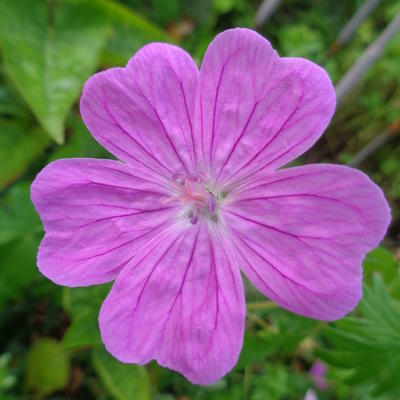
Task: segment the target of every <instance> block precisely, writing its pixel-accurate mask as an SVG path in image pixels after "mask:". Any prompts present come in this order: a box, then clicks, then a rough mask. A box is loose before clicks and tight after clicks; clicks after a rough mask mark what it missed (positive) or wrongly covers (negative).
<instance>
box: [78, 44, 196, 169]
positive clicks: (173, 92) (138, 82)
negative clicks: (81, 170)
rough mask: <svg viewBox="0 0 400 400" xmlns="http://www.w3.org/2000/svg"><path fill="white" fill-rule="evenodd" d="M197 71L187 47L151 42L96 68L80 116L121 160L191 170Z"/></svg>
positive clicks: (96, 136)
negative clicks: (117, 63)
mask: <svg viewBox="0 0 400 400" xmlns="http://www.w3.org/2000/svg"><path fill="white" fill-rule="evenodd" d="M197 76H198V69H197V67H196V65H195V64H194V62H193V60H192V59H191V57H190V56H189V55H188V54H187V53H186V52H185V51H183V50H182V49H180V48H178V47H175V46H172V45H168V44H162V43H153V44H149V45H147V46H145V47H143V48H142V49H141V50H140V51H139V52H138V53H137V54H136V55H135V56H134V57H133V58H132V59H131V60H130V61H129V63H128V65H127V66H126V67H125V68H112V69H109V70H106V71H104V72H100V73H98V74H95V75H93V76H92V77H91V78H90V79H89V80H88V81H87V82H86V84H85V86H84V88H83V94H82V97H81V103H80V109H81V114H82V118H83V120H84V122H85V124H86V126H87V127H88V129H89V130H90V132H91V133H92V134H93V136H94V137H95V138H96V139H97V140H98V142H99V143H100V144H102V145H103V146H104V147H105V148H106V149H108V150H109V151H110V152H111V153H113V154H114V155H115V156H117V157H118V158H119V159H120V160H123V161H126V162H127V163H130V162H132V160H135V161H137V162H140V163H142V164H143V165H146V166H147V167H149V168H151V169H152V170H154V171H159V172H160V173H162V174H164V175H166V176H169V177H171V176H173V175H178V176H180V175H182V174H191V173H194V165H195V160H194V151H193V128H192V120H193V114H194V100H195V92H196V88H197Z"/></svg>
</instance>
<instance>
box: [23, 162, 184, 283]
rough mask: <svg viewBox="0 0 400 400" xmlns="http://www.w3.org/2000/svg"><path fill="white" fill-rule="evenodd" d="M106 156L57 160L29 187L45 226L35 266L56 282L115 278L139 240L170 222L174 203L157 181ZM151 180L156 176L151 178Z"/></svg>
mask: <svg viewBox="0 0 400 400" xmlns="http://www.w3.org/2000/svg"><path fill="white" fill-rule="evenodd" d="M145 172H146V171H140V169H138V168H136V169H135V170H133V169H132V168H131V167H130V166H127V165H125V164H122V163H121V162H117V161H111V160H95V159H83V158H82V159H69V160H58V161H55V162H53V163H51V164H49V165H48V166H47V167H46V168H44V169H43V170H42V171H41V172H40V173H39V175H38V176H37V177H36V179H35V181H34V182H33V183H32V187H31V197H32V202H33V204H34V205H35V208H36V210H37V211H38V213H39V215H40V217H41V219H42V221H43V225H44V228H45V231H46V235H45V237H44V239H43V241H42V243H41V245H40V248H39V253H38V259H37V263H38V267H39V269H40V271H41V272H42V273H43V274H44V275H45V276H47V277H48V278H49V279H51V280H52V281H54V282H55V283H57V284H61V285H67V286H86V285H92V284H98V283H103V282H108V281H110V280H113V279H115V277H116V276H117V274H118V273H119V271H120V270H121V269H122V268H123V266H124V265H126V264H127V263H128V261H129V260H130V259H131V258H132V257H133V256H135V254H136V252H137V250H138V249H140V248H141V246H142V245H143V243H144V242H145V241H147V240H149V238H150V237H154V236H155V235H157V233H158V232H160V231H161V230H163V229H164V226H165V224H167V223H169V224H170V223H172V222H171V221H173V215H174V214H175V212H176V211H175V210H174V207H172V206H171V204H168V203H165V200H166V199H167V196H168V194H169V192H168V190H167V189H165V188H164V185H163V183H162V181H161V180H159V181H156V182H153V181H152V180H151V178H149V177H147V176H146V174H145ZM152 179H156V178H152Z"/></svg>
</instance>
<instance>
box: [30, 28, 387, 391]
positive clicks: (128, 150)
mask: <svg viewBox="0 0 400 400" xmlns="http://www.w3.org/2000/svg"><path fill="white" fill-rule="evenodd" d="M80 109H81V114H82V118H83V120H84V122H85V124H86V126H87V127H88V129H89V130H90V132H91V133H92V135H93V136H94V137H95V138H96V139H97V141H98V142H99V143H100V144H102V145H103V146H104V147H105V148H106V149H107V150H109V151H110V152H111V153H112V154H113V155H114V156H116V157H117V158H118V159H119V160H121V161H112V160H95V159H69V160H59V161H55V162H53V163H51V164H50V165H48V166H47V167H46V168H45V169H44V170H43V171H42V172H41V173H39V175H38V176H37V178H36V180H35V181H34V183H33V184H32V201H33V203H34V205H35V207H36V209H37V211H38V212H39V214H40V216H41V218H42V221H43V224H44V228H45V231H46V235H45V237H44V239H43V241H42V243H41V246H40V248H39V254H38V266H39V269H40V271H41V272H42V273H43V274H44V275H45V276H47V277H48V278H49V279H51V280H52V281H53V282H55V283H57V284H60V285H66V286H86V285H95V284H100V283H104V282H108V281H112V280H114V279H115V280H116V281H115V283H114V286H113V288H112V290H111V292H110V294H109V295H108V297H107V299H106V300H105V302H104V304H103V306H102V308H101V311H100V316H99V325H100V331H101V336H102V340H103V342H104V344H105V346H106V348H107V350H108V351H109V352H110V353H111V354H113V355H114V356H115V357H116V358H117V359H119V360H121V361H122V362H127V363H138V364H145V363H147V362H149V361H150V360H152V359H156V360H157V361H158V363H159V364H161V365H163V366H165V367H168V368H171V369H173V370H176V371H179V372H180V373H182V374H183V375H185V376H186V377H187V378H188V379H189V380H190V381H192V382H195V383H200V384H208V383H211V382H215V381H216V380H218V379H219V378H221V377H222V376H223V375H224V374H226V373H227V372H228V371H230V370H231V369H232V367H233V366H234V365H235V363H236V360H237V358H238V356H239V353H240V350H241V346H242V340H243V330H244V321H245V296H244V290H243V284H242V279H241V276H240V271H242V272H243V273H244V274H245V275H246V276H247V277H248V278H249V279H250V281H251V282H252V283H253V284H254V285H255V286H256V287H257V288H258V289H259V290H260V291H261V292H262V293H263V294H265V295H266V296H267V297H269V298H270V299H271V300H273V301H275V302H277V303H278V304H280V305H281V306H282V307H285V308H287V309H288V310H290V311H293V312H295V313H298V314H301V315H305V316H308V317H311V318H316V319H321V320H334V319H336V318H340V317H342V316H343V315H345V314H346V313H348V312H349V311H350V310H351V309H352V308H353V307H354V306H355V305H356V304H357V302H358V301H359V299H360V297H361V294H362V293H361V281H362V268H361V263H362V260H363V258H364V256H365V254H366V253H367V252H368V251H369V250H370V249H372V248H374V247H375V246H377V245H378V243H379V242H380V241H381V239H382V238H383V236H384V234H385V231H386V228H387V226H388V224H389V220H390V211H389V208H388V205H387V203H386V201H385V198H384V196H383V194H382V191H381V190H380V189H379V188H378V187H377V186H376V185H375V184H374V183H372V182H371V180H370V179H369V178H368V177H367V176H366V175H364V174H363V173H362V172H359V171H357V170H354V169H351V168H348V167H344V166H339V165H329V164H322V165H308V166H303V167H294V168H287V169H282V170H279V168H280V167H282V166H284V165H285V164H287V163H289V162H290V161H292V160H294V159H295V158H296V157H298V156H299V155H300V154H302V153H304V152H305V151H306V150H307V149H308V148H309V147H310V146H312V145H313V144H314V142H315V141H316V140H317V139H318V138H319V137H320V136H321V134H322V132H323V131H324V129H325V128H326V127H327V125H328V123H329V121H330V119H331V117H332V114H333V112H334V109H335V92H334V88H333V86H332V83H331V81H330V79H329V77H328V75H327V74H326V72H325V71H324V70H323V69H322V68H320V67H319V66H317V65H315V64H313V63H312V62H310V61H307V60H304V59H301V58H279V57H278V55H277V53H276V52H275V51H274V50H273V49H272V47H271V45H270V44H269V42H268V41H267V40H265V39H263V38H262V37H261V36H260V35H258V34H257V33H256V32H253V31H251V30H248V29H233V30H228V31H225V32H223V33H221V34H220V35H218V36H217V37H216V38H215V40H214V41H213V42H212V43H211V44H210V46H209V48H208V49H207V52H206V54H205V56H204V60H203V62H202V65H201V68H200V72H199V70H198V68H197V67H196V65H195V63H194V62H193V60H192V59H191V57H190V56H189V55H188V54H187V53H186V52H185V51H183V50H182V49H180V48H178V47H175V46H172V45H169V44H162V43H153V44H149V45H147V46H145V47H143V48H142V49H141V50H140V51H139V52H138V53H137V54H136V55H135V56H134V57H133V58H132V59H131V60H130V61H129V63H128V65H127V66H126V67H125V68H112V69H109V70H107V71H104V72H100V73H98V74H95V75H94V76H92V77H91V78H90V79H89V80H88V81H87V82H86V84H85V86H84V88H83V94H82V98H81V103H80Z"/></svg>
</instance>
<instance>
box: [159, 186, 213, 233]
mask: <svg viewBox="0 0 400 400" xmlns="http://www.w3.org/2000/svg"><path fill="white" fill-rule="evenodd" d="M173 191H174V194H173V195H172V196H170V197H168V198H167V199H166V200H165V203H171V202H179V203H180V205H181V209H180V212H179V218H183V219H187V220H188V221H189V222H190V223H191V224H192V225H195V224H197V223H198V221H199V220H200V219H204V218H205V219H208V220H210V221H213V222H217V221H218V209H219V207H220V196H219V195H218V193H217V192H215V190H211V189H210V188H209V187H208V185H207V183H204V182H198V181H197V180H193V179H189V178H186V179H185V180H184V182H183V183H178V182H176V181H175V182H173Z"/></svg>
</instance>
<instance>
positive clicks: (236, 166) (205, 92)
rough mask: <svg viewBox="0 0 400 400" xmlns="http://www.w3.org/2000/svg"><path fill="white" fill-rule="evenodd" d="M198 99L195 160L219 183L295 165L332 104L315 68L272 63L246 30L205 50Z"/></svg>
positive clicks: (296, 61)
mask: <svg viewBox="0 0 400 400" xmlns="http://www.w3.org/2000/svg"><path fill="white" fill-rule="evenodd" d="M197 96H198V97H197V103H196V104H197V105H196V140H197V142H198V143H197V146H196V147H197V150H198V151H199V152H200V151H202V154H201V155H199V156H198V157H199V158H201V159H202V160H203V168H204V169H205V172H206V173H208V174H209V175H211V176H212V177H213V179H214V181H217V183H219V184H223V183H227V182H229V183H230V182H232V181H237V180H239V179H241V178H243V177H246V176H248V175H250V174H253V173H255V172H256V171H259V170H262V169H267V170H275V169H277V168H278V167H279V166H282V165H284V164H286V163H288V162H289V161H291V160H293V159H295V158H296V157H297V156H299V155H300V154H302V153H303V152H304V151H306V150H307V149H308V148H309V147H311V146H312V145H313V144H314V142H315V141H316V140H317V139H318V138H319V137H320V135H321V134H322V132H323V131H324V130H325V128H326V127H327V125H328V123H329V121H330V119H331V117H332V115H333V112H334V109H335V103H336V100H335V91H334V88H333V86H332V83H331V81H330V79H329V77H328V75H327V73H326V72H325V71H324V70H323V69H322V68H320V67H319V66H317V65H316V64H313V63H312V62H310V61H308V60H305V59H301V58H279V57H278V55H277V53H276V52H275V51H274V50H273V49H272V47H271V45H270V44H269V42H268V41H267V40H265V39H264V38H263V37H261V36H260V35H258V34H257V33H256V32H254V31H251V30H248V29H232V30H228V31H225V32H223V33H221V34H220V35H218V36H217V37H216V38H215V39H214V41H213V42H212V43H211V44H210V46H209V47H208V49H207V52H206V54H205V56H204V60H203V63H202V65H201V69H200V78H199V89H198V95H197Z"/></svg>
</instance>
